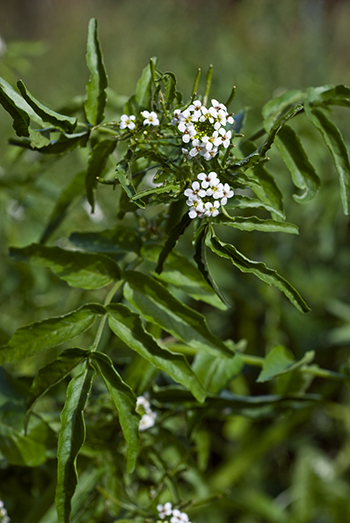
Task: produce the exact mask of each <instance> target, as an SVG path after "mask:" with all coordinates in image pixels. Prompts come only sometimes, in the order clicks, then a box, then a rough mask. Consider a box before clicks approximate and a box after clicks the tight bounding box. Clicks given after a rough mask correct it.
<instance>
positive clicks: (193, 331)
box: [123, 271, 232, 357]
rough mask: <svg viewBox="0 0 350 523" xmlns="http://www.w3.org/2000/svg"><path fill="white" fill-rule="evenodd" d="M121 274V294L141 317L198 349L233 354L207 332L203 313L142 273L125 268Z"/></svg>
mask: <svg viewBox="0 0 350 523" xmlns="http://www.w3.org/2000/svg"><path fill="white" fill-rule="evenodd" d="M124 275H125V280H126V284H125V286H124V290H123V292H124V296H125V298H126V299H127V300H128V301H129V302H130V303H131V304H132V305H133V307H135V308H136V309H137V310H138V311H139V312H140V314H141V315H142V317H143V318H145V319H146V320H147V321H149V322H151V323H154V324H155V325H160V326H161V327H162V329H164V330H165V331H167V332H169V333H171V334H172V335H173V336H175V338H177V339H180V340H182V341H183V342H184V343H186V344H188V345H189V346H190V347H192V348H194V349H196V350H198V351H199V352H206V353H209V354H214V355H215V356H216V355H218V353H219V354H220V353H221V354H223V355H224V356H228V357H231V356H232V352H231V351H230V350H229V349H228V348H227V347H226V345H225V344H224V343H223V342H222V341H221V340H220V339H219V338H218V337H217V336H215V335H214V334H213V333H212V332H210V330H209V329H208V327H207V324H206V320H205V318H204V316H202V314H199V313H198V312H196V311H195V310H193V309H191V308H190V307H187V305H184V304H183V303H182V302H181V301H179V300H178V299H177V298H175V296H173V295H172V294H171V293H170V291H169V290H168V289H167V288H166V287H164V285H162V284H161V283H159V282H157V281H156V280H154V279H153V278H150V277H149V276H147V275H145V274H143V273H141V272H136V271H126V272H125V273H124Z"/></svg>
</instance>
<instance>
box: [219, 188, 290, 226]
mask: <svg viewBox="0 0 350 523" xmlns="http://www.w3.org/2000/svg"><path fill="white" fill-rule="evenodd" d="M254 190H255V189H254ZM234 208H238V209H265V210H266V211H268V212H270V213H274V214H277V215H278V216H279V217H280V218H282V219H285V214H284V212H283V209H282V211H281V210H279V208H276V207H275V206H272V205H270V204H268V203H265V202H262V201H260V200H257V199H256V198H249V196H242V195H240V194H235V197H234V198H232V199H231V200H230V201H229V202H228V203H227V209H234Z"/></svg>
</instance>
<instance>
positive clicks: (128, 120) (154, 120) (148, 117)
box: [119, 111, 159, 131]
mask: <svg viewBox="0 0 350 523" xmlns="http://www.w3.org/2000/svg"><path fill="white" fill-rule="evenodd" d="M141 116H142V117H143V118H144V120H143V122H142V125H159V118H158V116H157V114H156V113H155V112H154V111H151V112H149V111H141ZM135 120H136V116H135V115H134V114H130V115H128V114H122V115H121V117H120V122H119V127H120V128H121V129H129V130H130V131H133V130H134V129H135V127H136V122H135Z"/></svg>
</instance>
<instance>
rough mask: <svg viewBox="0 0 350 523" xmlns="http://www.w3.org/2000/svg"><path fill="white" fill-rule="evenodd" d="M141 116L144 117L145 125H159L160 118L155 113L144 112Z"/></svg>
mask: <svg viewBox="0 0 350 523" xmlns="http://www.w3.org/2000/svg"><path fill="white" fill-rule="evenodd" d="M141 114H142V116H143V117H144V121H143V125H159V120H158V116H157V115H156V113H155V112H154V111H151V112H149V111H142V112H141Z"/></svg>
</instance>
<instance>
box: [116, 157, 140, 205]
mask: <svg viewBox="0 0 350 523" xmlns="http://www.w3.org/2000/svg"><path fill="white" fill-rule="evenodd" d="M126 169H128V164H126V163H125V162H123V163H122V164H119V165H117V167H116V170H115V177H116V179H117V180H118V181H119V183H120V185H121V186H122V187H123V189H124V191H125V193H126V194H127V196H128V198H130V199H131V198H133V197H134V196H135V195H136V190H135V187H134V185H133V183H132V180H131V178H130V177H129V176H128V174H127V170H126ZM130 176H131V173H130ZM133 203H135V204H136V205H137V206H138V207H140V208H141V209H144V208H145V204H144V202H143V201H142V200H135V201H134V200H133Z"/></svg>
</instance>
